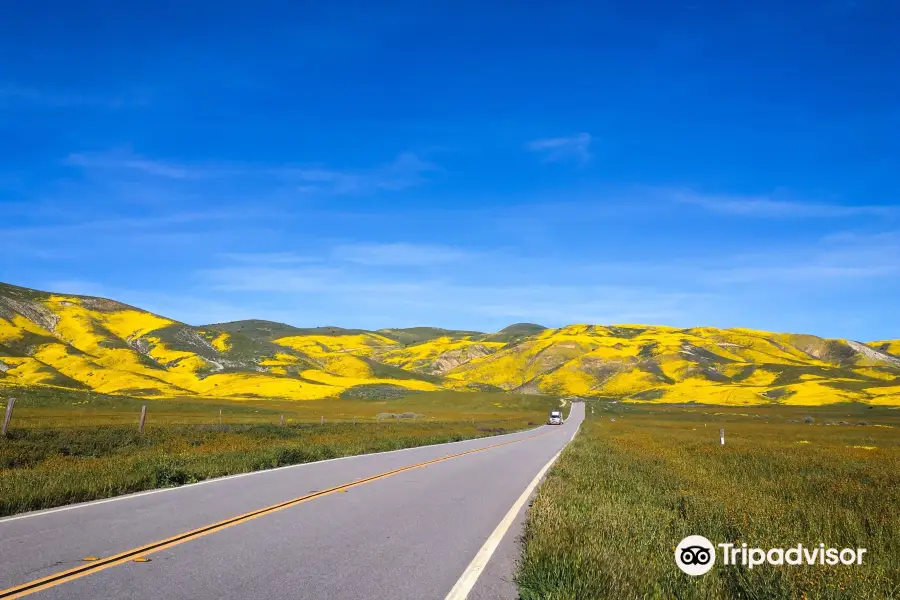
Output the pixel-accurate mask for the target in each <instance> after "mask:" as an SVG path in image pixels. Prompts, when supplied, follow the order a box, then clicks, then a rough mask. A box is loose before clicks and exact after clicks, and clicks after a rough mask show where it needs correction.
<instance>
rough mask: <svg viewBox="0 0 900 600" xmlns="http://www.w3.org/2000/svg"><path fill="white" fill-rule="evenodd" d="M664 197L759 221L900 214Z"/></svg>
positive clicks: (676, 193) (766, 199) (761, 199)
mask: <svg viewBox="0 0 900 600" xmlns="http://www.w3.org/2000/svg"><path fill="white" fill-rule="evenodd" d="M659 193H660V194H661V195H662V196H667V197H669V198H671V200H673V201H675V202H678V203H682V204H691V205H694V206H697V207H699V208H702V209H704V210H708V211H711V212H716V213H721V214H726V215H734V216H741V217H758V218H816V217H821V218H838V217H851V216H863V215H868V216H886V215H891V214H897V213H898V208H900V207H897V206H887V205H885V206H876V205H848V204H830V203H821V202H799V201H792V200H780V199H776V198H773V197H770V196H739V195H724V194H702V193H699V192H694V191H689V190H661V191H660V192H659Z"/></svg>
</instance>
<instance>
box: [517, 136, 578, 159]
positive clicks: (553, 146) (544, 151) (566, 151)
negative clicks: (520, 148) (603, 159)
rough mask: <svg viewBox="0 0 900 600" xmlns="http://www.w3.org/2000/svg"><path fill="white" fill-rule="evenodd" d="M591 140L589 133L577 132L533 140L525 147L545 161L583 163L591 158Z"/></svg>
mask: <svg viewBox="0 0 900 600" xmlns="http://www.w3.org/2000/svg"><path fill="white" fill-rule="evenodd" d="M592 141H593V138H592V137H591V134H589V133H579V134H576V135H572V136H568V137H556V138H544V139H540V140H533V141H531V142H529V143H528V145H527V146H526V147H527V148H528V150H531V151H532V152H536V153H539V154H541V155H542V156H543V158H544V160H545V161H547V162H562V161H569V160H571V161H575V162H577V163H580V164H584V163H587V162H588V161H590V159H591V142H592Z"/></svg>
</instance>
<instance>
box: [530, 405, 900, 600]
mask: <svg viewBox="0 0 900 600" xmlns="http://www.w3.org/2000/svg"><path fill="white" fill-rule="evenodd" d="M898 412H900V411H896V410H894V411H890V410H887V409H883V408H879V409H878V410H867V409H866V408H865V407H856V406H842V407H830V408H812V409H811V408H803V407H796V408H788V407H772V408H766V409H761V408H755V407H742V408H740V409H736V408H730V409H722V408H716V407H684V408H678V407H640V406H637V407H635V406H631V407H628V408H626V407H624V406H623V405H610V404H605V405H604V404H598V403H589V404H588V405H587V416H588V420H587V421H586V422H585V423H584V425H583V426H582V431H581V433H580V434H579V435H578V436H577V437H576V438H575V440H574V441H573V442H572V444H571V445H570V446H569V447H568V448H567V449H566V451H565V452H564V453H563V455H562V457H561V458H560V461H559V462H558V463H557V465H556V466H555V467H554V469H552V471H551V472H550V474H549V476H548V479H547V481H546V482H545V483H544V485H543V486H542V487H541V489H540V491H539V493H538V496H537V498H536V499H535V502H534V504H533V506H532V508H531V511H530V518H529V522H528V525H527V527H526V533H525V538H524V552H523V558H522V563H521V565H520V571H519V574H518V578H517V582H518V584H519V588H520V593H521V595H522V598H524V599H525V600H534V599H538V598H540V599H545V600H561V599H576V598H577V599H583V598H591V599H602V598H610V599H613V598H614V599H629V598H685V599H692V598H697V599H700V598H703V599H719V598H735V599H757V598H758V599H760V600H762V599H769V598H786V599H787V598H791V599H794V598H796V599H802V598H810V599H812V598H816V599H838V598H841V599H848V600H849V599H872V600H875V599H885V598H896V597H898V595H900V540H898V539H897V537H896V533H897V532H898V531H900V511H898V507H900V436H898V435H897V432H898V430H900V414H898ZM862 417H865V418H866V420H862ZM612 419H615V421H613V420H612ZM804 419H807V420H809V419H812V422H804ZM826 423H832V424H830V425H826ZM840 423H844V424H840ZM857 423H866V424H865V425H857ZM720 427H724V428H725V430H726V441H727V444H726V446H725V447H721V446H720V445H719V444H718V430H719V428H720ZM691 534H699V535H704V536H706V537H707V538H709V539H710V540H712V541H713V543H720V542H725V541H733V542H736V543H737V545H738V546H739V545H740V544H741V543H744V542H746V543H747V544H748V545H750V546H758V547H763V548H774V547H786V546H791V545H796V544H798V543H803V544H804V545H807V546H811V545H817V544H818V543H819V542H824V543H825V544H826V545H828V546H835V547H839V548H843V547H861V548H867V549H868V551H869V554H868V557H870V560H869V559H867V562H866V563H865V564H863V565H862V566H838V567H823V566H783V567H774V566H768V565H764V566H761V567H756V568H754V569H753V570H748V569H746V568H742V567H733V566H728V567H726V566H722V565H719V564H717V565H716V566H715V567H714V568H713V570H712V571H711V572H710V573H708V574H706V575H704V576H701V577H696V578H692V577H689V576H687V575H684V574H682V573H681V571H679V570H678V569H677V567H676V566H675V563H674V549H675V546H676V545H677V544H678V542H679V541H681V539H683V538H684V537H686V536H687V535H691Z"/></svg>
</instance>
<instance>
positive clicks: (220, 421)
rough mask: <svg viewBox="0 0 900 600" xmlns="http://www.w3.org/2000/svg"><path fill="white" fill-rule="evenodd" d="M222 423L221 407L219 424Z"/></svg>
mask: <svg viewBox="0 0 900 600" xmlns="http://www.w3.org/2000/svg"><path fill="white" fill-rule="evenodd" d="M221 424H222V409H221V408H220V409H219V425H221Z"/></svg>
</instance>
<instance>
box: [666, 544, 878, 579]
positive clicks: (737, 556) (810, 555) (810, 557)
mask: <svg viewBox="0 0 900 600" xmlns="http://www.w3.org/2000/svg"><path fill="white" fill-rule="evenodd" d="M716 547H718V548H719V549H721V552H722V564H723V565H726V566H737V565H740V566H744V567H747V568H748V569H752V568H753V567H758V566H760V565H763V564H769V565H775V566H781V565H803V564H806V565H823V566H824V565H828V566H834V565H837V564H838V563H840V564H843V565H861V564H862V561H863V555H864V554H865V553H866V552H867V550H866V549H865V548H843V549H840V550H839V549H837V548H826V547H825V544H819V545H818V546H812V547H807V546H804V545H803V544H797V545H796V546H792V547H790V548H770V549H769V550H763V549H762V548H748V547H747V544H741V545H740V546H736V545H735V544H716V545H713V543H712V542H710V541H709V540H708V539H706V538H705V537H703V536H702V535H689V536H688V537H686V538H684V539H683V540H681V543H679V544H678V546H677V547H676V548H675V564H676V565H678V568H679V569H681V570H682V571H684V572H685V573H687V574H688V575H691V576H697V575H703V574H704V573H706V572H708V571H709V570H710V569H712V568H713V565H714V564H715V563H716Z"/></svg>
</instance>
